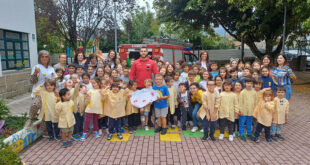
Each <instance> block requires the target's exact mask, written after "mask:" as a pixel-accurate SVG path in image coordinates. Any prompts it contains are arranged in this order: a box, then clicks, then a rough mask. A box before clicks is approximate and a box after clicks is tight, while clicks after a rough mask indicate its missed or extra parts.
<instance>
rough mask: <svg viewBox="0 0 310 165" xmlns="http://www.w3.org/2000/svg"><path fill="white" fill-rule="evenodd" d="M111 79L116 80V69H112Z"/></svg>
mask: <svg viewBox="0 0 310 165" xmlns="http://www.w3.org/2000/svg"><path fill="white" fill-rule="evenodd" d="M111 78H112V80H113V79H114V78H118V71H117V70H116V69H113V70H112V71H111Z"/></svg>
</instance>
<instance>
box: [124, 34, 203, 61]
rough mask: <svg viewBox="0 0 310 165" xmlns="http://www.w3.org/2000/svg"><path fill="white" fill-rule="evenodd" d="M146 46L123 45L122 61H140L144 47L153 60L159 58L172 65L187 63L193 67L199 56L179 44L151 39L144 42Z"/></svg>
mask: <svg viewBox="0 0 310 165" xmlns="http://www.w3.org/2000/svg"><path fill="white" fill-rule="evenodd" d="M143 43H144V44H123V45H120V46H119V56H120V58H121V60H124V59H126V58H127V54H126V53H127V52H129V58H134V59H138V58H139V57H140V54H139V50H140V48H141V47H142V46H145V47H146V48H147V49H148V52H149V55H150V56H151V58H152V59H155V58H158V59H159V60H161V61H164V62H166V61H169V62H170V63H171V64H174V65H175V64H176V62H177V61H179V60H183V61H186V62H187V63H188V64H189V65H193V64H194V63H195V62H196V61H197V60H198V58H197V56H196V55H195V54H194V53H192V52H190V51H185V50H184V46H183V45H181V44H179V45H178V44H177V43H174V44H173V43H172V44H166V43H162V42H158V41H154V40H152V41H150V40H149V39H144V40H143Z"/></svg>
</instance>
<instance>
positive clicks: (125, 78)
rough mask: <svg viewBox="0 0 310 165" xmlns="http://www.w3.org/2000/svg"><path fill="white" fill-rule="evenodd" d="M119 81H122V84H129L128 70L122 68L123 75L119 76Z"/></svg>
mask: <svg viewBox="0 0 310 165" xmlns="http://www.w3.org/2000/svg"><path fill="white" fill-rule="evenodd" d="M121 79H122V80H123V82H127V83H128V82H129V68H128V67H124V69H123V74H122V75H121Z"/></svg>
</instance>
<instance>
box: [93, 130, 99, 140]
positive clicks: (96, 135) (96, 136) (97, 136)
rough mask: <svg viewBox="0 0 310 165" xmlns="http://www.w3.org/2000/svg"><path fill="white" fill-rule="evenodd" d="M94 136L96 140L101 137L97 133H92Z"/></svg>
mask: <svg viewBox="0 0 310 165" xmlns="http://www.w3.org/2000/svg"><path fill="white" fill-rule="evenodd" d="M94 136H95V138H96V139H97V138H100V137H101V136H100V135H99V133H98V132H97V131H96V132H95V133H94Z"/></svg>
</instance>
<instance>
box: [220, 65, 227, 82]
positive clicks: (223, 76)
mask: <svg viewBox="0 0 310 165" xmlns="http://www.w3.org/2000/svg"><path fill="white" fill-rule="evenodd" d="M220 76H221V77H222V79H223V80H226V79H227V78H228V74H227V70H226V68H225V67H220Z"/></svg>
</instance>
